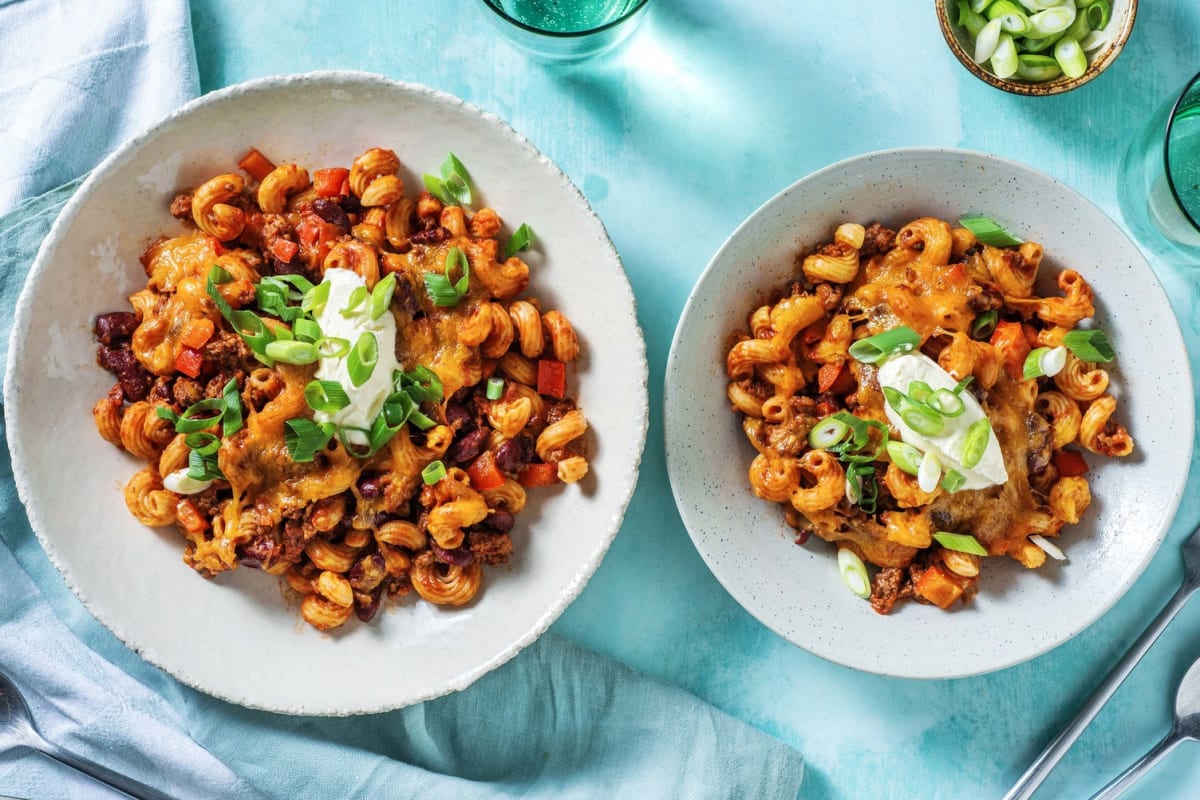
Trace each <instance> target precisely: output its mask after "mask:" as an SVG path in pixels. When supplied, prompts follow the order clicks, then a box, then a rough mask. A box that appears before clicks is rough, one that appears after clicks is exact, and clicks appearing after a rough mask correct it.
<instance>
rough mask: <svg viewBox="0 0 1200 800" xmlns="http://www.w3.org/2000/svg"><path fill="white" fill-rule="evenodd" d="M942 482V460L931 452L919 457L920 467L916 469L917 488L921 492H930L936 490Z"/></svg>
mask: <svg viewBox="0 0 1200 800" xmlns="http://www.w3.org/2000/svg"><path fill="white" fill-rule="evenodd" d="M941 480H942V460H941V459H940V458H938V455H937V453H935V452H934V451H933V450H930V451H929V452H927V453H925V455H924V456H922V457H921V466H920V467H918V468H917V486H919V487H921V491H922V492H932V491H933V490H935V489H937V487H938V483H939V482H940V481H941Z"/></svg>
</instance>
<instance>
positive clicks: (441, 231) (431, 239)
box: [409, 225, 450, 244]
mask: <svg viewBox="0 0 1200 800" xmlns="http://www.w3.org/2000/svg"><path fill="white" fill-rule="evenodd" d="M449 238H450V231H449V230H447V229H446V228H443V227H442V226H440V225H439V226H438V227H436V228H431V229H430V230H427V231H417V232H416V233H414V234H413V235H412V236H411V237H410V238H409V241H410V242H412V243H413V244H438V243H440V242H444V241H446V240H447V239H449Z"/></svg>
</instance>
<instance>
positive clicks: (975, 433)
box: [960, 418, 992, 469]
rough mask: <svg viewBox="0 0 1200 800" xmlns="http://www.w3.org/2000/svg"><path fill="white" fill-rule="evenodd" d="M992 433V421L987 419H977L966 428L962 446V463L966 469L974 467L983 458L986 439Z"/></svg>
mask: <svg viewBox="0 0 1200 800" xmlns="http://www.w3.org/2000/svg"><path fill="white" fill-rule="evenodd" d="M991 435H992V423H990V422H988V421H987V419H986V418H985V419H977V420H975V421H974V422H972V423H971V427H969V428H967V435H966V438H965V439H964V440H963V446H962V458H961V459H960V460H961V461H962V465H963V466H964V467H966V468H967V469H972V468H974V467H975V466H976V465H977V464H978V463H979V461H980V460H981V459H982V458H983V453H984V451H985V450H987V446H988V441H989V440H990V439H991Z"/></svg>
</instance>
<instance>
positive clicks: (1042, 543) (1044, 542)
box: [1029, 533, 1067, 561]
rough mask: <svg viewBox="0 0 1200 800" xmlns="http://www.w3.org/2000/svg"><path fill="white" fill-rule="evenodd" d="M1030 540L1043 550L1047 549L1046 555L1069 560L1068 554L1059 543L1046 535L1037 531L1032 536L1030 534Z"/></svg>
mask: <svg viewBox="0 0 1200 800" xmlns="http://www.w3.org/2000/svg"><path fill="white" fill-rule="evenodd" d="M1029 541H1031V542H1033V543H1034V544H1036V545H1037V546H1038V547H1040V548H1042V550H1044V551H1045V553H1046V555H1048V556H1050V557H1051V558H1053V559H1054V560H1055V561H1066V560H1067V554H1066V553H1064V552H1063V551H1062V550H1061V549H1060V548H1059V546H1058V545H1056V544H1054V543H1053V542H1051V541H1050V540H1049V539H1047V538H1046V537H1045V536H1042V535H1041V534H1040V533H1035V534H1033V535H1032V536H1030V537H1029Z"/></svg>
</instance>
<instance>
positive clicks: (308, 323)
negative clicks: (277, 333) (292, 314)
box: [292, 317, 321, 344]
mask: <svg viewBox="0 0 1200 800" xmlns="http://www.w3.org/2000/svg"><path fill="white" fill-rule="evenodd" d="M292 333H294V334H295V335H296V338H297V339H299V340H300V341H302V342H308V343H309V344H316V343H317V342H318V341H319V340H320V338H321V326H320V325H319V324H317V322H316V321H315V320H311V319H307V318H305V317H301V318H300V319H298V320H296V321H295V322H293V323H292Z"/></svg>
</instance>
